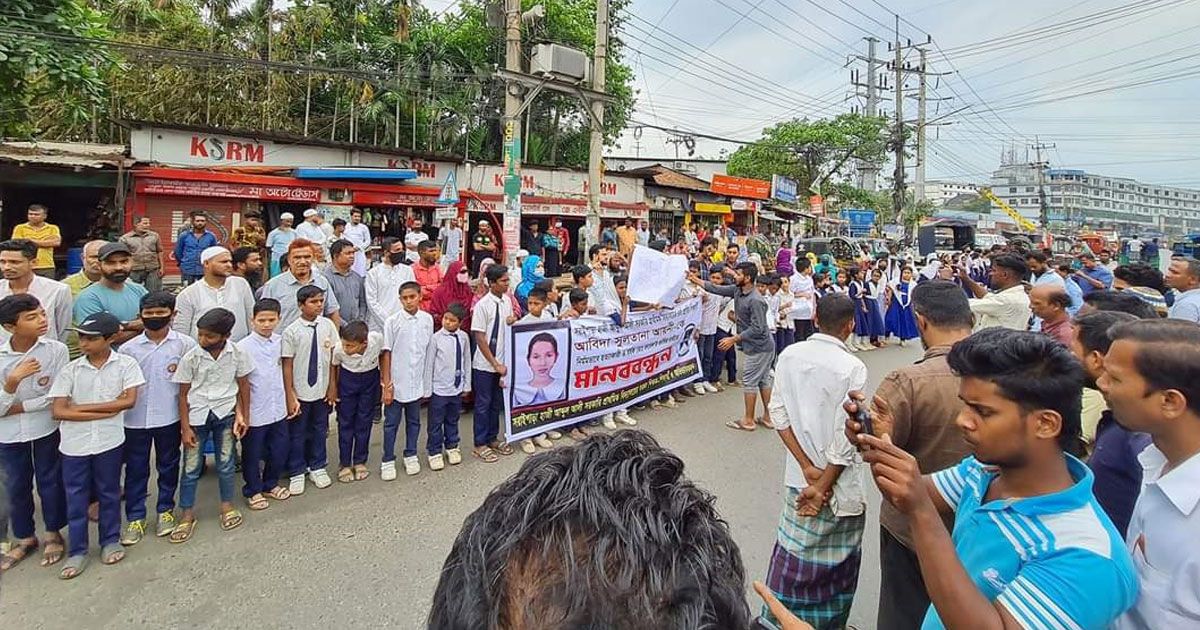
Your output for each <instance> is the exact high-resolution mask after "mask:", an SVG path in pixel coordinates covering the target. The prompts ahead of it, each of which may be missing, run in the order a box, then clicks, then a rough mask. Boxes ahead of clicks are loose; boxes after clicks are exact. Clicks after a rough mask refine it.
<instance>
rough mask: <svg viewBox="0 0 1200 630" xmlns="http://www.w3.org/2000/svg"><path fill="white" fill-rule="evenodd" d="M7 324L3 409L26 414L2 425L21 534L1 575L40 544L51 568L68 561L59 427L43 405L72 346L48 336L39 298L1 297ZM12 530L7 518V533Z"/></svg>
mask: <svg viewBox="0 0 1200 630" xmlns="http://www.w3.org/2000/svg"><path fill="white" fill-rule="evenodd" d="M0 326H3V328H4V331H5V333H6V334H7V336H8V340H7V341H5V342H4V343H3V345H0V378H2V382H3V387H0V409H6V410H11V409H12V408H13V407H14V406H18V405H19V406H20V407H19V408H20V409H21V411H18V412H16V413H10V414H8V415H7V416H6V417H5V418H4V421H3V422H0V471H2V473H3V474H2V477H3V483H4V489H5V490H6V491H7V497H8V500H9V501H11V502H12V503H11V507H12V511H11V518H12V532H13V535H14V536H15V537H16V541H15V542H14V543H13V545H12V546H11V547H10V548H9V549H8V551H7V552H6V553H5V554H4V556H3V557H2V558H0V571H8V570H9V569H11V568H13V567H14V566H16V565H17V563H19V562H21V561H22V560H24V559H25V558H26V557H28V556H29V555H30V554H32V553H33V552H34V551H35V550H36V549H37V548H38V546H39V545H41V547H42V560H41V566H43V567H48V566H50V565H53V564H56V563H58V562H59V561H61V560H62V559H63V552H64V551H65V547H64V546H63V543H64V541H63V537H62V529H63V528H64V527H66V526H67V497H66V492H65V491H64V489H63V476H62V456H61V455H60V454H59V445H60V442H61V437H60V431H59V423H58V422H56V421H55V419H54V417H53V415H52V414H51V413H50V408H49V407H48V406H46V405H45V404H44V402H43V401H44V400H45V398H46V396H47V393H48V392H49V391H50V388H51V383H52V382H53V381H54V379H55V378H56V377H57V375H58V374H59V372H61V371H62V370H63V368H65V367H66V365H67V362H68V361H69V358H68V355H67V347H66V345H64V344H62V343H61V342H59V341H56V340H54V339H52V338H48V337H46V336H45V335H44V334H43V333H44V332H45V330H46V327H47V319H46V315H45V311H44V310H43V309H42V306H41V303H40V302H38V299H37V298H36V297H34V296H32V295H28V294H18V295H10V296H7V297H5V298H3V299H0ZM35 484H36V487H37V495H38V499H39V500H40V503H39V504H40V506H41V512H42V525H43V527H44V531H45V535H44V537H43V538H42V539H41V541H39V540H38V537H37V528H36V523H35V522H34V500H33V493H34V487H35ZM85 509H86V506H85ZM85 522H86V521H85ZM5 525H7V523H4V522H3V521H0V529H3V528H4V526H5Z"/></svg>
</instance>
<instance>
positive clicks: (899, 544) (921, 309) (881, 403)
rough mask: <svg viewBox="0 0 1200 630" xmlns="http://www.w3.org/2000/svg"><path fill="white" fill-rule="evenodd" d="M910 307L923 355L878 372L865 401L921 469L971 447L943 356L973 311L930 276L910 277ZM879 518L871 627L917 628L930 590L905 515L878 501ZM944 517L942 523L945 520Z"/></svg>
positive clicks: (958, 292) (950, 460) (954, 288)
mask: <svg viewBox="0 0 1200 630" xmlns="http://www.w3.org/2000/svg"><path fill="white" fill-rule="evenodd" d="M912 304H913V312H914V314H915V316H916V319H917V330H918V331H919V332H920V334H921V343H922V344H924V346H925V348H926V350H925V356H924V357H922V358H921V360H920V361H917V362H916V363H914V364H913V365H910V366H907V367H903V368H900V369H898V370H896V371H894V372H892V373H891V374H888V375H887V376H886V377H884V379H883V382H881V383H880V384H879V388H878V389H877V390H875V399H874V401H873V402H872V405H871V413H872V415H873V416H874V419H875V422H874V430H875V433H876V434H877V435H882V434H883V433H885V432H887V433H889V434H890V435H891V436H892V442H894V443H895V444H896V445H897V446H900V448H902V449H904V450H906V451H908V452H909V453H912V454H913V456H914V457H916V459H917V463H918V464H919V465H920V467H921V472H922V473H933V472H937V471H939V470H942V469H944V468H949V467H950V466H952V465H954V464H957V463H958V462H959V461H961V460H962V459H963V458H964V457H966V456H967V455H968V454H969V453H970V448H969V446H968V445H967V443H966V441H964V440H963V435H962V432H960V431H959V430H958V427H957V425H956V424H955V419H956V418H957V417H958V412H959V410H960V409H961V408H962V402H961V401H960V400H959V398H958V380H959V379H958V377H957V376H955V375H954V373H953V372H952V371H951V370H950V366H949V365H948V364H947V363H946V354H947V353H949V352H950V347H951V346H953V345H954V344H955V343H957V342H958V341H960V340H962V339H965V338H967V337H968V336H970V334H971V329H972V328H973V327H974V316H973V315H972V314H971V307H970V305H969V304H968V302H967V297H966V295H965V294H964V293H963V291H962V289H960V288H959V287H958V285H956V284H954V283H951V282H944V281H933V282H925V283H922V284H919V285H917V287H916V288H915V289H914V290H913V293H912ZM879 524H880V531H879V537H880V552H879V553H880V558H879V560H880V564H881V565H882V566H881V575H880V594H879V617H878V621H877V626H876V627H877V628H879V629H880V630H892V629H895V630H901V629H903V630H912V629H913V628H919V627H920V626H921V622H922V620H923V619H924V617H925V612H926V610H927V609H928V608H929V595H928V594H927V593H926V590H925V582H924V580H923V579H922V578H921V567H920V564H919V563H918V562H917V554H916V553H915V552H914V551H913V549H912V544H913V543H912V537H911V534H910V533H909V525H908V520H907V519H906V518H905V517H904V515H902V514H901V513H900V512H899V511H897V510H896V509H895V508H894V507H892V506H891V504H889V503H888V502H887V501H884V502H883V505H882V506H881V507H880V513H879ZM949 526H951V523H947V527H949Z"/></svg>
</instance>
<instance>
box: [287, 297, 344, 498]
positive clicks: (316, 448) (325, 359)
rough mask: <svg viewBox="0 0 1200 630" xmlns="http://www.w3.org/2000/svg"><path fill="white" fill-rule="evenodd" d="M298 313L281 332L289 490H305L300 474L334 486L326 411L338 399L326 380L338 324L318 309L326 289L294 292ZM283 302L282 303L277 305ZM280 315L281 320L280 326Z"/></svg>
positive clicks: (297, 492) (295, 492)
mask: <svg viewBox="0 0 1200 630" xmlns="http://www.w3.org/2000/svg"><path fill="white" fill-rule="evenodd" d="M295 300H296V303H297V305H298V306H299V316H298V317H297V319H296V321H294V322H292V323H291V324H289V325H288V327H287V328H285V329H284V331H283V343H282V346H281V350H280V356H281V357H282V368H283V388H284V392H285V393H286V396H287V412H288V414H287V415H288V418H289V420H288V441H289V447H288V470H287V474H288V476H289V477H290V480H289V482H288V491H289V492H291V493H292V495H301V494H304V474H305V473H306V472H307V473H308V476H309V478H310V479H311V480H312V482H313V484H314V485H316V486H317V488H318V489H324V488H328V487H329V486H330V485H332V484H333V481H332V480H331V479H330V478H329V473H328V472H326V470H325V466H326V465H327V464H328V456H327V453H326V448H325V440H326V438H327V436H328V435H329V411H330V407H332V406H333V404H334V402H335V401H337V389H335V387H334V385H336V383H333V381H332V379H331V378H330V372H331V371H332V370H331V366H332V364H333V347H334V345H336V344H337V342H338V333H337V325H336V324H335V323H334V322H333V321H332V320H330V319H329V318H326V317H323V316H322V315H321V313H322V312H323V311H324V310H325V291H324V290H322V289H321V288H320V287H318V286H314V285H308V286H303V287H300V289H299V290H298V291H296V298H295ZM280 306H282V304H281V305H280ZM283 321H284V318H283V317H281V318H280V323H281V324H282V323H283Z"/></svg>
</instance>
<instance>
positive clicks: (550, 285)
mask: <svg viewBox="0 0 1200 630" xmlns="http://www.w3.org/2000/svg"><path fill="white" fill-rule="evenodd" d="M533 286H534V287H535V288H538V289H541V290H543V291H545V292H546V293H547V294H549V293H550V292H551V291H553V290H554V281H553V280H551V279H550V278H542V280H540V281H539V282H538V283H537V284H535V285H533Z"/></svg>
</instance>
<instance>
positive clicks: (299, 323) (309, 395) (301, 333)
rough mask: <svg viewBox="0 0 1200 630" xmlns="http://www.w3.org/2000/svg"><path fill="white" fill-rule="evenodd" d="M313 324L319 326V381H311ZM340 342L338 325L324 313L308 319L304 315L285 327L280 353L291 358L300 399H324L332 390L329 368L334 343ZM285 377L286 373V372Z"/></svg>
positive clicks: (286, 357)
mask: <svg viewBox="0 0 1200 630" xmlns="http://www.w3.org/2000/svg"><path fill="white" fill-rule="evenodd" d="M313 327H316V329H317V344H318V345H317V382H316V384H315V385H309V384H308V362H309V358H310V355H311V354H312V343H313V332H312V331H313ZM338 343H340V341H339V339H338V333H337V327H336V326H334V325H333V322H332V321H331V320H329V319H328V318H325V317H318V318H317V319H316V321H311V322H310V321H308V320H306V319H304V318H303V317H301V318H300V319H297V320H296V321H294V322H292V324H291V325H290V326H288V327H287V329H286V330H284V331H283V346H282V350H281V351H280V354H281V355H282V356H283V358H285V359H289V358H290V359H293V361H292V387H294V388H295V390H296V399H297V400H299V401H301V402H313V401H316V400H322V399H324V398H325V395H326V394H327V393H328V392H329V372H330V368H331V366H332V363H333V347H334V346H336V345H337V344H338ZM285 378H286V376H285Z"/></svg>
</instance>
